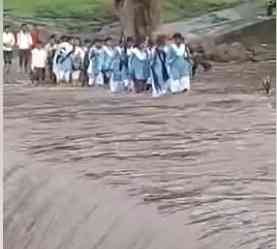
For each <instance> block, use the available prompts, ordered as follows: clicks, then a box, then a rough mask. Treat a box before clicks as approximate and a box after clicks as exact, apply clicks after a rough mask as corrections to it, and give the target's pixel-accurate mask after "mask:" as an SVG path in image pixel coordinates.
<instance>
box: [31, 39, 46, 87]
mask: <svg viewBox="0 0 277 249" xmlns="http://www.w3.org/2000/svg"><path fill="white" fill-rule="evenodd" d="M46 65H47V51H46V49H45V48H43V46H42V43H41V42H40V41H37V44H36V47H35V48H34V49H33V50H32V51H31V70H32V74H31V75H32V82H33V83H34V82H37V83H42V82H43V81H44V80H45V68H46Z"/></svg>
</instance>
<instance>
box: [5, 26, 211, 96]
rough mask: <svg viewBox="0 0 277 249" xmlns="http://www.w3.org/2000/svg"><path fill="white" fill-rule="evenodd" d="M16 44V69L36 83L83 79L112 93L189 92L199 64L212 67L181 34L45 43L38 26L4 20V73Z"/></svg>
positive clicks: (55, 39)
mask: <svg viewBox="0 0 277 249" xmlns="http://www.w3.org/2000/svg"><path fill="white" fill-rule="evenodd" d="M15 48H16V50H17V51H18V58H19V69H20V72H21V73H25V74H30V77H31V80H32V82H33V83H35V84H36V83H39V84H43V83H44V82H45V81H50V82H55V83H57V84H59V83H62V82H64V83H68V84H69V83H72V84H78V83H80V82H81V84H82V85H83V86H89V87H93V86H102V87H106V88H109V89H110V91H111V92H113V93H115V92H123V91H134V92H136V93H140V92H144V91H151V92H152V95H153V96H161V95H165V94H170V93H173V94H174V93H179V92H184V91H188V90H190V87H191V86H190V85H191V79H192V77H193V76H194V75H195V73H196V69H197V67H198V65H199V64H201V65H202V66H203V67H204V70H209V69H210V67H211V65H210V64H209V63H207V62H201V61H199V60H197V56H195V54H197V53H195V51H192V49H191V48H190V46H189V44H188V43H187V42H186V40H185V38H184V37H183V36H182V35H181V34H180V33H176V34H174V35H173V36H172V37H168V36H166V35H160V36H158V37H157V38H156V40H155V41H152V40H150V39H148V38H140V39H137V40H135V39H134V38H132V37H126V39H121V40H120V41H115V40H114V39H112V38H110V37H106V38H105V39H94V40H89V39H86V40H84V41H82V40H81V39H80V38H78V37H70V36H65V35H63V36H61V37H57V36H56V35H52V36H50V38H49V40H48V42H47V43H43V42H42V41H41V40H40V37H39V30H38V29H37V28H36V27H34V29H33V30H32V31H31V32H30V31H29V29H28V26H27V25H26V24H23V25H22V26H21V28H20V31H19V32H17V33H15V34H14V33H13V32H11V31H10V27H9V26H8V25H6V26H5V27H4V33H3V51H4V62H5V73H6V74H8V73H10V70H11V64H12V61H13V54H14V50H15ZM198 52H199V51H198ZM203 53H204V52H203Z"/></svg>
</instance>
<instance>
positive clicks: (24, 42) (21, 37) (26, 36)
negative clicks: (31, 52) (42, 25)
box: [17, 31, 33, 50]
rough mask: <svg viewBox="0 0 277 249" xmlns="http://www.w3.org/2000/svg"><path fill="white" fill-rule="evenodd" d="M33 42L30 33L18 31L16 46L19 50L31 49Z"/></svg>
mask: <svg viewBox="0 0 277 249" xmlns="http://www.w3.org/2000/svg"><path fill="white" fill-rule="evenodd" d="M32 44H33V41H32V36H31V34H30V33H28V32H26V33H24V32H23V31H20V32H19V33H17V46H18V48H19V49H22V50H25V49H30V48H31V47H32Z"/></svg>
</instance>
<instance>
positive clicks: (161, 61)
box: [151, 35, 169, 97]
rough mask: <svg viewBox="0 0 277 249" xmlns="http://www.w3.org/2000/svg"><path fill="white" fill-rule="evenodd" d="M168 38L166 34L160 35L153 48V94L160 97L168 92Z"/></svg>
mask: <svg viewBox="0 0 277 249" xmlns="http://www.w3.org/2000/svg"><path fill="white" fill-rule="evenodd" d="M166 39H167V37H166V36H165V35H160V36H159V37H158V38H157V41H156V47H155V48H154V49H153V58H152V60H151V83H152V96H153V97H159V96H162V95H164V94H166V93H167V90H168V81H169V73H168V68H167V64H166V51H165V47H166Z"/></svg>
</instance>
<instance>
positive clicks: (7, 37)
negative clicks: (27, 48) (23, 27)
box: [3, 32, 15, 51]
mask: <svg viewBox="0 0 277 249" xmlns="http://www.w3.org/2000/svg"><path fill="white" fill-rule="evenodd" d="M14 45H15V37H14V34H13V33H12V32H9V33H6V32H4V33H3V51H12V49H13V46H14Z"/></svg>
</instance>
